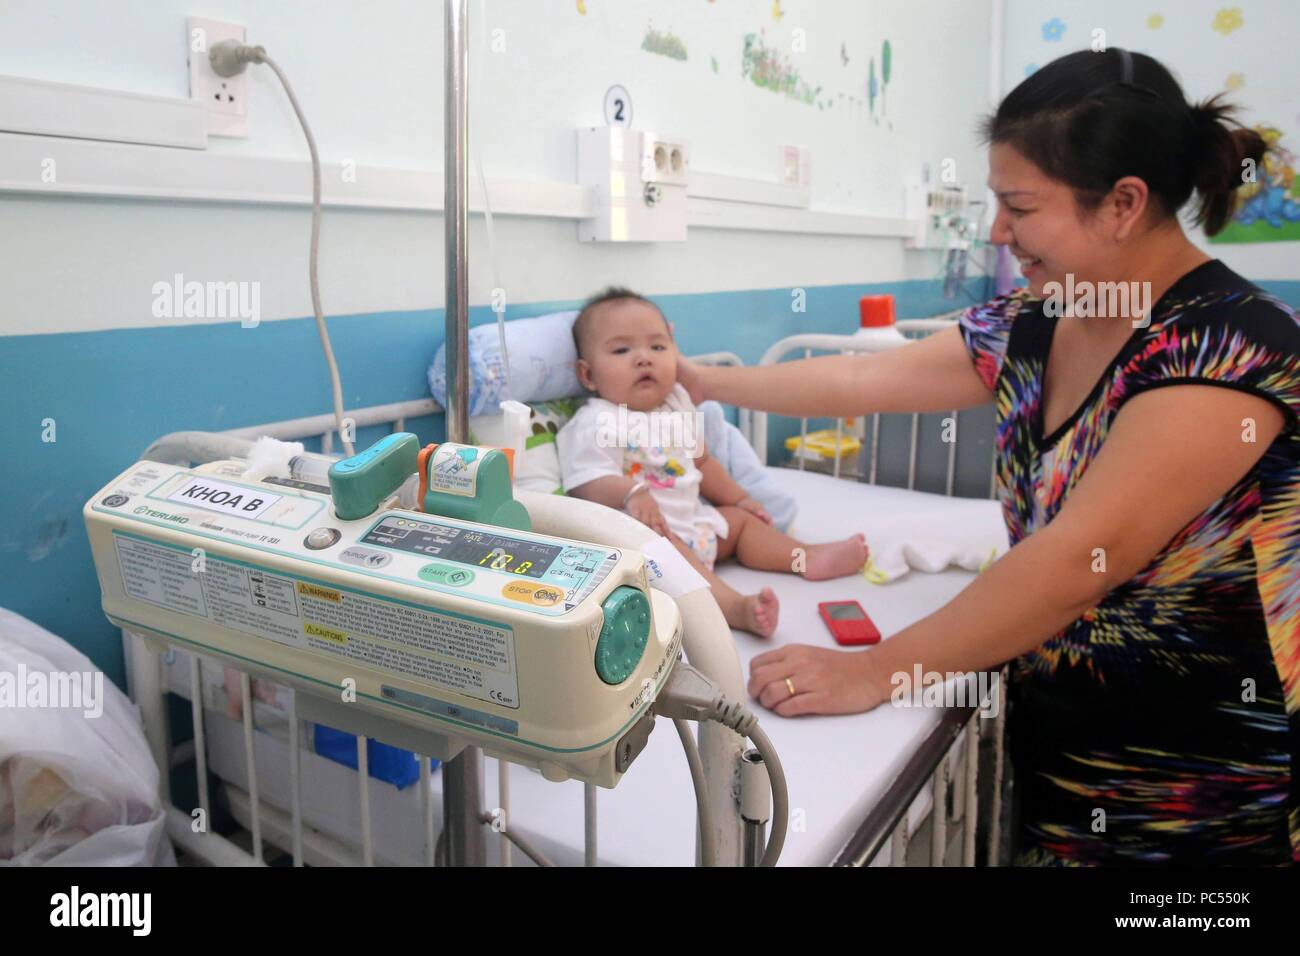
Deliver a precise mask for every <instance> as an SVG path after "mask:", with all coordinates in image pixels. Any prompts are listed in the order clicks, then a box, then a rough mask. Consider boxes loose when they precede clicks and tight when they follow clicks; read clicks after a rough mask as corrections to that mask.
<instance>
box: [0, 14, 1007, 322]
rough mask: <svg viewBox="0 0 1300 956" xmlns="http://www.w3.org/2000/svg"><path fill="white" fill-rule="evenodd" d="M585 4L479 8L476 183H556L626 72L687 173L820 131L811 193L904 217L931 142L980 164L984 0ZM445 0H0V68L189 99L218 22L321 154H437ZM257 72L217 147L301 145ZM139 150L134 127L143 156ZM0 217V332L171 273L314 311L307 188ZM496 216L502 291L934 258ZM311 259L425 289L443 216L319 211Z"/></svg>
mask: <svg viewBox="0 0 1300 956" xmlns="http://www.w3.org/2000/svg"><path fill="white" fill-rule="evenodd" d="M471 6H472V7H474V8H475V11H477V10H479V9H480V8H481V5H480V4H478V3H473V4H471ZM577 6H578V5H577V3H576V2H575V0H489V2H488V3H487V4H486V10H487V13H486V16H485V17H478V18H477V20H476V22H478V23H479V24H480V25H481V26H486V27H487V28H489V29H491V30H501V31H503V32H502V33H500V34H497V39H498V41H500V40H501V39H503V40H504V42H505V50H504V51H503V52H488V53H487V54H485V55H484V54H482V53H481V50H482V47H480V46H478V45H477V44H478V43H479V42H481V40H482V39H483V38H484V35H482V34H479V33H475V34H474V38H475V43H476V46H474V47H473V48H472V49H471V61H472V62H473V63H474V64H475V65H474V66H473V67H472V70H473V74H472V84H473V85H472V90H473V100H472V106H471V113H472V116H473V128H474V134H475V142H476V144H477V149H478V150H480V151H481V154H482V158H483V163H484V166H485V170H486V173H487V175H488V177H489V179H490V180H491V179H498V178H499V179H513V180H533V181H538V182H561V183H572V182H573V181H574V176H575V153H574V139H573V130H574V129H575V128H577V127H579V126H583V125H590V124H599V123H601V122H602V110H601V104H602V98H603V94H604V91H605V89H606V88H607V87H608V86H609V85H610V84H612V83H615V82H617V83H622V84H623V85H624V86H626V87H628V89H629V91H630V92H631V93H632V96H633V104H634V110H635V125H636V126H638V127H642V128H651V129H663V130H668V131H672V132H675V133H678V134H680V135H683V136H685V137H686V138H688V139H689V141H690V143H691V144H692V148H693V151H694V166H695V168H696V169H698V170H702V171H707V172H713V173H723V174H730V175H740V176H748V177H752V178H760V179H767V180H774V179H775V178H776V174H777V167H778V146H779V145H781V144H784V143H790V144H795V145H805V146H811V147H812V149H813V192H812V195H813V208H814V209H816V210H827V211H837V212H852V213H857V214H866V215H877V216H898V215H900V214H901V211H902V182H903V181H905V180H909V179H910V180H912V181H916V180H919V176H920V168H921V164H922V163H923V162H928V163H929V164H930V165H931V166H932V167H933V168H936V169H937V168H938V166H939V164H940V163H941V162H942V161H943V160H944V159H946V158H953V159H955V160H956V161H957V169H958V175H959V177H960V178H961V179H962V180H964V181H966V182H969V183H971V184H973V185H976V186H978V185H979V184H981V183H982V182H983V179H984V175H985V168H984V165H983V162H984V161H983V156H982V150H981V149H980V148H979V147H978V144H977V142H976V139H975V135H974V129H975V124H976V121H977V118H978V115H979V114H980V113H981V112H982V111H983V110H984V109H986V107H987V100H988V95H987V80H986V75H987V69H988V67H987V64H988V39H987V38H988V11H989V3H988V2H987V0H979V2H962V3H960V4H957V3H951V2H947V0H917V2H913V3H908V4H900V3H893V2H884V0H880V2H870V3H867V2H860V0H782V2H781V4H780V7H781V8H782V10H783V17H782V18H781V20H780V21H777V20H775V19H774V16H773V7H774V4H773V2H772V0H742V2H731V3H727V4H723V3H717V4H714V3H710V2H707V0H674V2H672V3H664V2H658V3H654V2H650V0H619V2H617V3H615V2H612V0H586V3H585V7H586V10H587V13H586V15H585V16H583V15H580V14H579V13H578V10H577ZM441 9H442V4H441V3H437V2H428V0H383V2H362V0H300V2H295V3H264V2H263V3H255V2H251V0H207V2H205V3H202V4H194V3H193V2H192V0H191V2H181V0H152V2H150V3H148V4H141V3H135V2H127V0H108V2H103V0H10V2H8V3H6V4H4V5H3V6H0V72H2V73H8V74H13V75H23V76H29V77H36V78H40V79H47V80H54V81H61V82H70V83H79V84H84V85H90V86H98V87H108V88H114V89H124V90H133V91H137V92H142V93H150V94H156V95H165V96H184V95H186V92H187V79H186V76H187V74H186V67H185V47H184V43H185V32H184V22H185V16H186V15H187V14H191V13H193V14H198V15H203V16H208V17H213V18H217V19H229V20H234V21H237V22H240V23H243V24H245V25H246V26H247V27H248V31H249V39H250V41H252V42H257V43H261V44H263V45H265V46H266V47H267V49H268V51H269V52H271V54H272V55H274V56H275V57H276V58H277V60H278V61H279V62H280V63H281V64H282V66H283V67H284V68H285V69H286V71H287V72H288V74H289V76H290V77H291V79H292V81H293V83H294V85H295V88H296V90H297V92H298V95H299V97H300V99H301V100H302V103H303V106H304V108H305V110H306V111H307V114H308V116H309V118H310V120H311V122H312V124H313V128H314V131H315V133H316V138H317V140H318V142H319V143H320V147H321V152H322V155H323V157H324V159H325V160H326V161H327V162H330V161H333V162H338V161H342V160H345V159H351V160H353V161H355V162H356V163H358V164H359V165H360V167H361V168H362V169H366V168H371V167H374V168H396V169H416V170H428V171H433V170H437V169H439V168H440V167H441V155H442V153H441V150H442V147H441V140H442V136H441V131H442V92H441V90H442V23H441ZM471 17H472V19H474V13H472V14H471ZM651 19H653V22H654V24H655V26H656V27H657V28H671V29H672V30H673V31H674V32H675V33H676V34H678V35H680V36H681V37H682V38H683V39H684V40H685V41H686V42H687V45H688V49H689V51H690V53H689V59H688V60H687V61H686V62H685V63H682V62H678V61H676V60H672V59H669V58H666V57H663V56H657V55H653V54H650V53H646V52H643V51H641V50H640V49H639V47H640V42H641V38H642V36H643V35H644V33H645V30H646V26H647V23H648V22H649V21H650V20H651ZM760 28H761V29H763V30H764V31H765V34H766V38H767V41H768V42H769V43H771V44H775V45H778V46H781V47H782V48H788V44H789V43H790V41H791V39H792V37H793V31H794V30H795V29H802V30H804V31H806V33H805V36H806V40H807V52H805V53H801V54H795V53H793V52H792V53H791V54H790V56H791V62H792V63H794V64H795V65H796V66H797V68H798V69H799V70H800V72H801V74H802V75H803V76H805V77H806V78H807V79H808V80H809V81H811V82H813V83H814V84H820V85H822V86H823V87H824V89H825V91H826V93H825V94H823V97H822V98H823V99H825V98H826V95H827V94H829V95H830V96H832V97H833V99H834V101H835V105H834V106H832V107H831V108H829V109H824V110H818V109H817V108H816V107H813V106H808V105H806V104H803V103H798V102H794V101H791V100H788V99H786V98H785V97H783V96H781V95H779V94H775V93H773V92H770V91H768V90H765V89H759V88H757V87H755V86H754V85H753V84H752V83H750V81H749V80H747V79H744V78H743V77H742V76H741V74H740V60H741V44H742V38H743V35H744V33H745V32H748V31H751V30H758V29H760ZM886 37H887V38H889V40H890V42H891V44H892V46H893V51H894V70H893V77H892V80H891V83H890V84H889V87H888V91H887V104H888V105H887V114H886V115H884V116H881V117H879V122H876V121H875V120H873V118H872V117H871V115H870V111H869V110H868V109H867V108H866V106H865V105H864V106H862V107H858V106H855V105H851V104H850V105H840V94H841V93H843V94H844V96H846V97H857V98H859V99H862V100H865V99H866V93H865V77H866V66H865V64H866V60H867V57H868V56H869V55H875V56H876V57H877V60H878V58H879V48H880V44H881V41H882V40H883V39H885V38H886ZM841 43H843V44H844V47H845V50H846V52H847V53H848V56H849V64H848V65H847V66H846V65H845V64H844V63H843V61H842V59H841V56H840V46H841ZM714 57H716V59H717V61H718V72H717V73H714V71H713V68H712V62H711V61H712V58H714ZM877 71H879V63H878V62H877ZM251 83H252V122H251V135H250V137H249V138H248V139H247V140H243V141H239V140H213V141H211V144H210V147H209V151H210V152H212V153H215V154H222V155H232V156H248V157H258V158H281V159H290V158H292V159H295V160H301V159H302V158H303V157H304V156H305V147H304V145H303V142H302V139H301V134H300V132H299V130H298V128H297V126H296V123H295V121H294V118H293V115H292V112H291V110H290V108H289V106H288V103H287V101H286V100H285V98H284V96H283V94H282V93H281V91H280V90H279V88H278V86H277V84H276V83H275V81H274V78H273V76H272V75H271V74H270V73H269V72H267V71H266V70H259V69H255V70H254V73H253V76H252V79H251ZM877 110H878V111H879V105H878V107H877ZM891 124H892V128H891ZM64 145H67V144H60V143H59V142H57V141H51V146H50V148H51V149H52V150H58V149H60V148H62V147H63V146H64ZM68 149H69V150H75V144H73V145H68ZM70 155H76V153H75V152H73V153H71V154H70ZM151 155H157V154H156V152H155V151H152V150H151V149H150V148H140V156H141V159H140V162H141V163H142V164H144V165H145V166H146V167H147V164H148V163H149V162H150V161H151V160H150V158H149V157H150V156H151ZM302 168H303V173H302V175H303V180H302V182H303V189H304V191H305V190H306V185H307V178H306V177H307V172H306V166H305V164H304V165H303V167H302ZM0 178H3V177H0ZM0 223H3V224H4V225H3V226H0V261H4V262H5V263H6V265H7V267H8V270H9V280H10V281H9V282H7V283H6V288H5V289H4V290H3V291H0V297H2V298H0V333H10V334H12V333H21V332H31V331H44V332H61V331H79V330H92V329H103V328H117V327H141V326H148V325H150V324H151V323H158V324H170V323H171V322H172V321H174V320H162V319H155V318H153V317H152V315H151V314H150V312H149V304H150V302H151V300H152V295H151V293H150V289H151V287H152V285H153V283H154V282H157V281H159V280H162V279H169V278H170V277H171V276H172V275H173V274H174V273H177V272H180V273H183V274H184V275H185V276H186V278H187V279H188V278H198V279H214V280H223V281H224V280H241V281H259V282H261V284H262V315H263V319H264V320H265V319H275V318H289V317H300V316H303V315H306V314H309V313H310V303H309V299H308V294H307V287H306V282H305V278H304V277H305V271H306V269H305V257H306V245H307V214H306V211H305V210H304V209H302V208H301V207H292V206H268V205H235V204H207V203H196V202H181V203H177V202H169V203H161V202H142V201H136V200H132V199H129V198H125V199H100V198H77V197H66V196H65V197H60V198H53V197H46V196H34V195H32V194H30V193H28V194H12V193H9V194H4V193H0ZM497 238H498V245H499V250H498V258H499V263H500V266H499V269H500V277H501V281H502V284H503V285H504V286H505V287H506V289H507V291H508V294H509V297H510V299H511V301H514V302H529V301H545V300H552V299H570V298H576V297H581V296H583V295H586V294H588V293H590V292H591V291H593V290H594V289H596V288H597V287H599V286H601V285H604V284H607V283H609V282H611V281H619V282H624V283H628V284H631V285H633V286H634V287H636V288H638V289H642V290H644V291H646V292H649V293H652V294H666V293H679V292H710V291H722V290H731V289H746V288H779V287H783V286H790V285H831V284H841V283H855V282H863V283H865V282H889V281H898V280H903V279H910V278H932V277H936V276H938V275H939V265H938V262H937V260H936V259H935V257H934V256H932V255H929V254H925V253H905V252H904V251H903V249H902V244H901V242H900V241H899V240H897V239H875V238H860V237H855V238H850V237H827V236H803V235H798V234H789V233H785V234H782V233H760V232H737V231H721V230H713V229H704V228H693V229H692V230H691V234H690V239H689V241H688V242H686V243H684V244H677V245H670V244H658V245H637V246H631V247H629V246H607V247H592V246H588V245H581V246H580V245H579V244H578V243H577V242H576V240H575V239H574V226H573V223H572V222H571V221H563V220H552V219H528V218H513V217H512V218H503V219H501V220H500V221H499V222H498V228H497ZM470 242H471V263H472V268H471V273H472V275H471V301H472V302H475V303H483V302H486V301H487V297H488V290H489V289H490V287H491V282H490V268H489V263H488V260H487V257H486V255H485V251H486V250H485V245H484V242H483V231H482V223H481V221H477V220H476V221H475V223H474V225H473V226H472V229H471V239H470ZM322 264H323V268H322V275H323V283H322V284H323V295H324V300H325V306H326V310H327V312H330V313H354V312H369V311H383V310H397V309H410V308H425V307H431V306H440V305H441V304H442V297H443V281H444V279H443V271H442V220H441V217H440V215H438V214H436V213H429V212H407V211H397V212H394V211H379V210H328V211H327V216H326V220H325V227H324V233H323V243H322ZM14 303H22V311H21V315H20V314H18V313H17V312H16V310H15V309H14V308H13V307H12V306H13V304H14Z"/></svg>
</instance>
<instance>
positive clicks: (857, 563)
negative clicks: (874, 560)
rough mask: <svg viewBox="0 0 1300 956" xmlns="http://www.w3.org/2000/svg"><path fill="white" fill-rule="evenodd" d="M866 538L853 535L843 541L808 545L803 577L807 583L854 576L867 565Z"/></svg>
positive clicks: (867, 550)
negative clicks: (806, 564)
mask: <svg viewBox="0 0 1300 956" xmlns="http://www.w3.org/2000/svg"><path fill="white" fill-rule="evenodd" d="M869 553H870V551H869V549H868V548H867V541H866V538H865V537H863V536H862V535H860V534H855V535H853V536H851V537H848V538H845V539H844V540H843V541H830V542H827V543H826V544H810V545H808V567H807V569H806V570H805V571H804V577H806V578H807V579H808V580H809V581H825V580H827V579H829V578H842V577H844V576H845V575H849V574H856V573H858V572H859V571H861V570H862V566H863V565H864V564H866V563H867V555H868V554H869Z"/></svg>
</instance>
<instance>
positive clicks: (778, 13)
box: [772, 0, 785, 20]
mask: <svg viewBox="0 0 1300 956" xmlns="http://www.w3.org/2000/svg"><path fill="white" fill-rule="evenodd" d="M783 16H785V11H783V10H782V9H781V0H772V19H773V20H780V19H781V18H782V17H783Z"/></svg>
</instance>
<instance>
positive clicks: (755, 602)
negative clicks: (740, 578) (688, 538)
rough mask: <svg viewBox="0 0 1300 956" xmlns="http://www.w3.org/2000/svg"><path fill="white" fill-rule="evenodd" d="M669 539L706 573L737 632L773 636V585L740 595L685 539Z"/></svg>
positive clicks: (775, 610) (776, 610)
mask: <svg viewBox="0 0 1300 956" xmlns="http://www.w3.org/2000/svg"><path fill="white" fill-rule="evenodd" d="M669 540H670V541H672V543H673V546H674V547H675V548H677V550H678V551H679V552H681V555H682V557H684V558H685V559H686V560H687V561H688V562H689V563H690V565H691V567H693V568H694V569H695V570H696V571H699V572H700V574H702V575H704V579H705V580H706V581H708V582H709V591H710V592H711V593H712V594H713V599H714V600H715V601H717V602H718V607H719V608H721V609H722V616H723V617H725V618H726V619H727V623H728V624H730V625H731V626H732V627H734V628H735V629H736V630H738V631H749V632H750V633H751V634H757V635H758V636H759V637H771V636H772V632H773V631H775V630H776V619H777V616H778V614H779V613H780V607H779V605H778V603H777V600H776V592H775V591H773V590H772V589H771V588H763V590H762V591H761V592H759V593H758V594H741V593H740V592H739V591H737V590H736V589H735V588H733V587H732V586H731V585H729V584H727V582H726V581H724V580H722V578H720V577H718V576H717V575H716V574H714V573H713V572H712V571H710V570H709V569H708V568H706V567H705V566H704V565H703V564H702V563H701V562H700V559H699V558H697V557H696V556H695V552H694V551H692V550H691V549H690V547H688V546H687V544H686V542H685V541H683V540H682V539H681V538H679V537H677V535H675V534H674V535H669ZM719 546H721V542H719Z"/></svg>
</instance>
